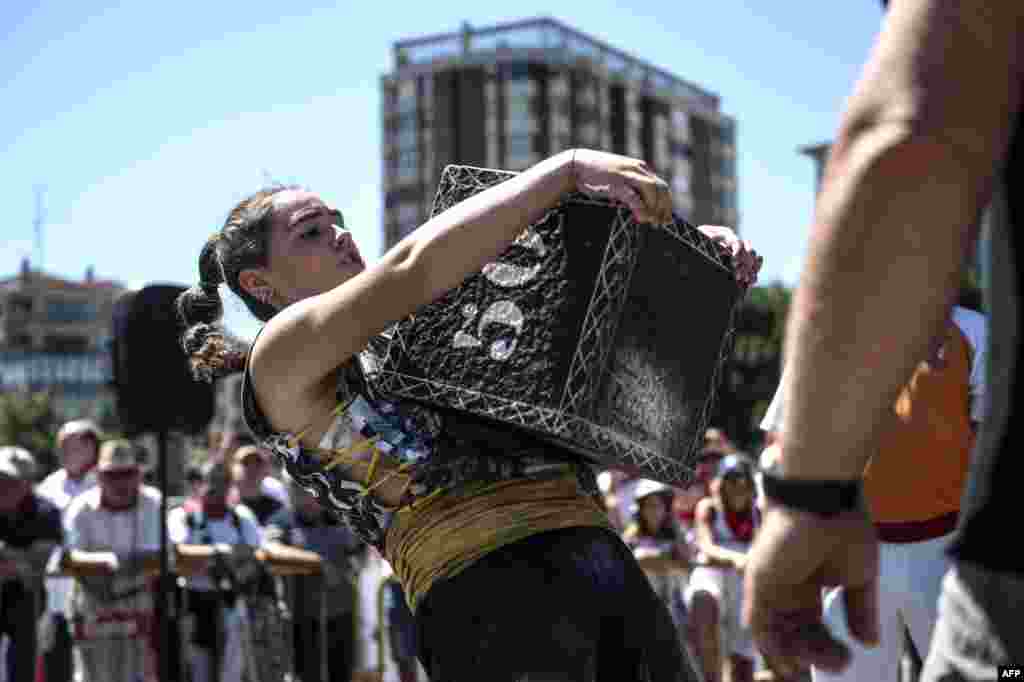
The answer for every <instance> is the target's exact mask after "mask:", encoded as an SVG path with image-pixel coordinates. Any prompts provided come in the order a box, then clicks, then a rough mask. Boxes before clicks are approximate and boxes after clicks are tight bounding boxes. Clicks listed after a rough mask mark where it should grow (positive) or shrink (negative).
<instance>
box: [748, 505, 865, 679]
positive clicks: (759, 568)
mask: <svg viewBox="0 0 1024 682" xmlns="http://www.w3.org/2000/svg"><path fill="white" fill-rule="evenodd" d="M830 585H841V586H842V587H844V588H845V589H844V590H843V597H844V601H845V606H846V613H847V616H846V617H847V621H848V622H847V624H848V626H849V630H850V632H851V633H852V634H853V635H854V636H855V637H856V638H857V639H859V640H860V641H861V642H863V643H864V644H865V645H867V646H874V645H875V644H877V643H878V540H877V538H876V537H875V531H874V527H873V526H872V525H871V521H870V519H869V518H868V516H867V514H866V512H863V511H860V512H851V513H848V514H843V515H841V516H837V517H835V518H832V519H825V518H822V517H819V516H816V515H814V514H809V513H806V512H799V511H793V510H790V509H786V508H784V507H781V506H777V505H774V504H772V503H771V501H770V500H769V501H768V509H767V510H766V512H765V517H764V525H763V526H762V527H761V530H760V531H759V533H758V536H757V539H756V540H755V541H754V546H753V548H752V549H751V551H750V553H749V555H748V559H747V566H746V571H745V577H744V588H745V589H744V599H743V622H744V624H746V625H748V626H749V627H750V628H751V629H752V630H753V635H754V639H755V640H756V641H757V644H758V646H759V647H760V648H761V650H762V651H763V652H764V654H765V656H767V657H769V658H770V659H771V660H772V661H773V662H774V663H776V664H777V665H779V666H780V668H781V670H780V672H782V673H785V674H787V675H788V674H793V673H795V672H796V671H798V670H800V669H801V668H804V667H806V666H807V665H814V666H817V667H820V668H822V669H824V670H827V671H830V672H839V671H841V670H843V669H844V668H845V667H846V666H847V665H848V663H849V658H850V651H849V649H848V648H847V647H846V646H845V645H843V644H842V643H841V642H839V641H837V640H835V639H834V638H833V637H832V636H831V634H830V633H829V631H828V630H827V628H826V627H825V624H824V623H823V622H822V599H821V592H822V590H823V589H824V588H825V587H827V586H830Z"/></svg>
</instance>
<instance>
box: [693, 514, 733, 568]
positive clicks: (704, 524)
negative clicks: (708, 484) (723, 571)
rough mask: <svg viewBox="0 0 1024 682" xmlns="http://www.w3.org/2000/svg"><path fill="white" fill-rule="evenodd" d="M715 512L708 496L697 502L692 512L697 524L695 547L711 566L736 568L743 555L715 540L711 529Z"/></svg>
mask: <svg viewBox="0 0 1024 682" xmlns="http://www.w3.org/2000/svg"><path fill="white" fill-rule="evenodd" d="M715 513H716V509H715V505H714V503H713V502H712V501H711V499H710V498H707V497H705V498H704V499H703V500H701V501H700V502H698V503H697V509H696V510H695V512H694V519H695V521H696V525H697V547H698V549H700V551H701V553H702V554H704V556H706V557H707V558H708V561H709V562H710V564H711V565H712V566H723V567H728V568H737V569H738V568H739V567H740V565H741V564H742V563H743V561H744V555H743V554H741V553H739V552H734V551H732V550H730V549H726V548H725V547H722V546H721V545H719V544H718V543H716V542H715V532H714V530H713V529H712V524H713V523H714V518H715Z"/></svg>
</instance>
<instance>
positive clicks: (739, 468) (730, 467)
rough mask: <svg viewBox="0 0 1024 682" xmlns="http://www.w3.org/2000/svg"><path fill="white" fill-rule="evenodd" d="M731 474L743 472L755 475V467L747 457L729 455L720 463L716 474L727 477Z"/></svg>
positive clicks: (718, 476)
mask: <svg viewBox="0 0 1024 682" xmlns="http://www.w3.org/2000/svg"><path fill="white" fill-rule="evenodd" d="M729 474H742V475H744V476H750V477H753V475H754V468H753V466H751V464H750V462H749V461H748V460H747V459H746V458H745V457H741V456H739V455H729V456H728V457H725V458H724V459H722V461H721V462H720V463H719V464H718V472H717V473H716V474H715V476H716V477H717V478H725V477H726V476H728V475H729Z"/></svg>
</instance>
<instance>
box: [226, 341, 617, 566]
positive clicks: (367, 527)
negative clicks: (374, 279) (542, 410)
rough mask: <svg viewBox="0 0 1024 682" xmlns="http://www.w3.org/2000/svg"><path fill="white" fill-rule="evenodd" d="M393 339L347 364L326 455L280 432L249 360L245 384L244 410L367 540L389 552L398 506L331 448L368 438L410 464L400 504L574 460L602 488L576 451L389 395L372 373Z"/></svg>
mask: <svg viewBox="0 0 1024 682" xmlns="http://www.w3.org/2000/svg"><path fill="white" fill-rule="evenodd" d="M257 336H258V335H257ZM254 343H255V340H254ZM386 343H387V339H386V337H384V336H381V337H378V338H376V339H374V341H373V342H371V344H370V346H369V347H368V348H367V349H366V350H365V351H363V352H362V353H360V354H359V355H357V356H353V357H352V358H351V359H350V360H349V361H348V362H346V363H345V364H344V365H343V366H342V367H341V368H340V370H339V377H338V386H337V392H336V396H337V400H338V407H339V410H338V412H337V416H336V417H335V419H334V422H333V423H332V424H331V426H330V427H329V429H328V432H327V434H325V436H324V438H323V439H322V440H321V452H320V453H317V452H313V451H311V450H310V449H309V448H307V447H305V446H304V445H303V444H302V443H301V442H300V441H299V438H298V436H297V434H295V433H288V432H278V431H274V429H273V427H272V426H271V425H270V422H269V421H268V420H267V418H266V417H265V416H264V414H263V412H262V411H261V410H260V408H259V405H258V404H257V401H256V394H255V391H254V390H253V385H252V377H251V368H250V367H249V365H248V363H246V368H245V374H244V378H243V381H242V410H243V415H244V417H245V421H246V424H247V425H248V426H249V429H250V430H251V431H252V432H253V434H254V435H255V436H256V438H257V439H258V440H259V441H260V443H261V445H262V446H263V447H265V448H267V449H268V450H270V451H271V452H273V453H274V454H275V455H276V456H277V457H278V459H279V460H280V461H281V463H282V465H283V466H284V468H285V470H286V471H287V472H288V475H289V476H290V477H291V478H292V479H294V480H295V481H296V482H298V483H299V484H300V485H302V486H303V487H305V488H307V489H308V490H310V491H312V492H314V493H315V494H316V495H317V497H318V498H319V499H320V500H321V502H322V503H324V504H325V506H326V507H327V508H328V509H330V510H331V511H333V512H335V513H336V514H337V515H339V516H340V517H341V518H342V520H343V521H345V523H346V524H347V525H348V526H349V527H350V528H351V529H352V531H353V532H354V533H355V534H356V535H357V536H358V537H359V538H360V539H361V540H363V541H364V542H366V543H368V544H370V545H372V546H374V547H375V548H377V549H378V550H381V551H382V552H383V548H384V537H385V535H386V532H387V529H388V527H389V526H390V523H391V515H392V513H393V512H394V511H395V510H393V509H387V508H385V507H384V506H383V505H381V504H380V503H379V502H378V501H377V500H375V499H374V497H373V496H372V495H370V494H368V491H367V487H366V485H364V483H362V482H359V481H354V480H349V479H346V478H345V477H344V476H343V475H342V472H343V469H344V467H341V466H336V467H329V466H328V465H327V461H328V460H330V453H329V452H327V451H339V450H344V449H345V448H347V447H351V446H352V445H353V444H354V443H356V442H358V441H361V440H364V439H376V440H375V446H376V447H377V449H379V450H380V452H381V453H382V454H384V455H386V456H388V458H389V459H390V460H391V461H392V462H395V463H397V464H399V465H406V466H407V467H408V468H407V472H406V473H408V474H409V475H411V478H412V484H411V485H410V487H409V489H408V492H407V493H406V498H405V499H403V500H402V502H401V503H400V505H399V506H400V507H405V506H407V505H409V504H412V503H414V502H415V501H416V500H418V499H423V498H425V497H427V496H429V495H431V494H433V493H436V492H438V491H443V490H453V489H455V488H458V487H461V486H467V485H478V484H481V483H492V482H494V483H496V482H499V481H505V480H511V479H515V478H535V477H544V476H546V475H548V474H549V473H551V472H553V471H556V470H557V471H559V472H563V471H565V468H566V464H569V465H571V466H572V467H574V468H575V470H576V474H577V481H578V483H579V485H580V488H581V490H582V491H583V492H585V493H587V494H592V495H596V494H597V491H598V487H597V480H596V477H595V475H594V472H593V469H592V468H591V466H589V465H588V464H586V463H584V462H583V461H581V460H580V459H579V458H578V457H577V456H576V455H574V454H573V453H571V452H570V451H568V450H565V449H563V448H559V447H556V446H553V445H551V444H549V443H546V442H544V441H542V440H540V439H538V438H535V437H533V436H531V435H530V434H528V433H526V432H524V431H520V430H517V429H514V428H512V427H509V426H504V425H501V424H498V423H492V422H486V421H484V420H483V419H481V418H478V417H475V416H473V415H470V414H466V413H461V412H457V411H455V410H442V409H436V408H431V407H426V406H424V405H420V404H417V403H415V402H412V401H397V400H389V399H387V398H386V397H385V396H382V395H380V394H379V393H378V392H377V391H376V390H375V388H374V385H373V381H372V376H373V372H374V371H375V369H376V367H377V366H379V358H380V357H381V354H382V353H383V351H384V348H385V347H386V346H385V344H386ZM366 459H369V457H366Z"/></svg>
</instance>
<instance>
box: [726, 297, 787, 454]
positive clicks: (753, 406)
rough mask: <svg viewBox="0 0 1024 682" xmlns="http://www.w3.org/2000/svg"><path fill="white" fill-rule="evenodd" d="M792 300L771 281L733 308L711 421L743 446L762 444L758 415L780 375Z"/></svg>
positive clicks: (766, 406)
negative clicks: (730, 339)
mask: <svg viewBox="0 0 1024 682" xmlns="http://www.w3.org/2000/svg"><path fill="white" fill-rule="evenodd" d="M791 298H792V292H791V290H790V289H789V288H787V287H786V286H785V285H784V284H782V283H781V282H776V283H774V284H770V285H768V286H763V287H755V288H754V289H751V290H750V292H748V294H747V296H746V298H745V299H744V300H743V302H742V303H741V304H740V306H739V308H738V310H737V311H736V318H735V332H734V336H733V347H732V353H731V354H730V356H729V357H728V358H727V359H726V361H725V364H724V365H723V367H722V373H721V381H720V383H719V387H718V395H717V400H716V402H715V407H714V409H713V410H712V417H711V424H712V425H714V426H717V427H719V428H723V429H725V431H726V433H728V434H729V436H730V438H732V439H733V440H734V441H735V442H736V444H737V445H739V446H740V447H742V448H746V449H748V450H749V449H753V448H754V447H756V446H757V445H759V444H760V442H761V433H760V429H759V424H760V421H761V417H762V416H764V413H765V410H767V409H768V404H769V403H770V402H771V399H772V396H774V395H775V389H776V387H777V386H778V383H779V378H780V376H781V374H782V345H783V339H784V336H785V329H786V317H787V315H788V314H789V305H790V301H791Z"/></svg>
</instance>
